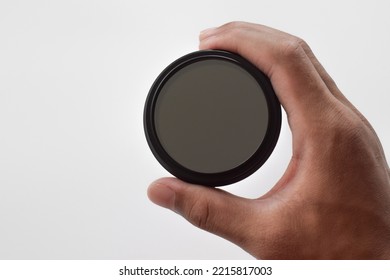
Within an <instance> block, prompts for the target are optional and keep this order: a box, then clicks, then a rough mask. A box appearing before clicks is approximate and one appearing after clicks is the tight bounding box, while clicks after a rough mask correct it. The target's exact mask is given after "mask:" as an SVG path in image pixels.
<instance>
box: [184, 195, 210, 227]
mask: <svg viewBox="0 0 390 280" xmlns="http://www.w3.org/2000/svg"><path fill="white" fill-rule="evenodd" d="M210 209H211V207H210V203H209V202H208V201H207V200H197V201H195V202H194V203H193V204H192V205H191V206H190V207H189V208H188V211H187V213H186V214H187V215H186V216H187V219H188V220H189V221H190V222H191V223H192V224H194V225H195V226H197V227H199V228H201V229H204V230H210V229H211V223H210Z"/></svg>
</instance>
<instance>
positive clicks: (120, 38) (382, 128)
mask: <svg viewBox="0 0 390 280" xmlns="http://www.w3.org/2000/svg"><path fill="white" fill-rule="evenodd" d="M388 3H389V2H388V1H329V0H328V1H321V2H320V1H309V0H307V1H288V0H286V1H271V0H267V1H260V0H256V1H242V0H241V1H226V0H224V1H222V0H220V1H204V0H202V1H169V0H164V1H134V0H133V1H130V0H127V1H125V0H121V1H118V0H111V1H108V0H107V1H102V0H95V1H92V0H91V1H85V0H67V1H49V0H48V1H42V0H39V1H38V0H36V1H28V0H25V1H16V0H0V258H1V259H31V258H32V259H171V258H174V259H248V258H249V259H250V258H251V256H249V255H248V254H246V253H245V252H243V251H242V250H241V249H239V248H238V247H236V246H234V245H233V244H231V243H229V242H227V241H225V240H223V239H221V238H219V237H216V236H213V235H211V234H208V233H206V232H203V231H201V230H199V229H196V228H195V227H193V226H192V225H190V224H188V223H187V222H186V221H185V220H184V219H183V218H181V217H179V216H177V215H175V214H174V213H171V212H169V211H168V210H165V209H162V208H159V207H157V206H155V205H153V204H152V203H151V202H149V201H148V199H147V197H146V188H147V186H148V184H149V183H150V182H151V181H153V180H154V179H156V178H158V177H161V176H167V175H169V174H168V173H167V172H166V171H165V170H164V169H163V168H162V167H161V166H160V165H159V164H158V162H157V161H156V160H155V159H154V157H153V155H152V154H151V152H150V150H149V148H148V146H147V143H146V140H145V137H144V133H143V125H142V114H143V106H144V101H145V98H146V95H147V92H148V90H149V87H150V86H151V84H152V82H153V81H154V79H155V78H156V76H157V75H158V74H159V72H160V71H161V70H162V69H163V68H164V67H165V66H166V65H167V64H169V63H170V62H172V61H173V60H174V59H176V58H178V57H180V56H182V55H184V54H186V53H188V52H192V51H195V50H197V47H198V34H199V31H201V30H202V29H205V28H208V27H213V26H218V25H221V24H223V23H226V22H228V21H232V20H244V21H251V22H258V23H262V24H265V25H269V26H272V27H275V28H278V29H282V30H284V31H287V32H289V33H292V34H295V35H298V36H300V37H302V38H304V39H305V40H306V41H307V42H308V43H309V44H310V45H311V47H312V49H313V51H314V53H315V54H316V55H317V57H318V58H319V60H320V61H321V62H322V63H323V65H324V66H325V68H326V69H327V70H328V71H329V73H330V74H331V75H332V77H333V78H334V79H335V81H336V82H337V83H338V85H339V87H340V88H341V89H342V90H343V92H344V93H345V95H346V96H347V97H348V98H349V99H350V100H351V101H352V102H353V103H354V104H355V105H356V106H357V107H358V108H359V109H360V110H361V111H362V113H363V114H364V115H365V116H366V117H367V118H368V119H369V120H370V122H371V123H372V125H373V126H374V128H375V129H376V131H377V133H378V135H379V137H380V138H381V140H382V143H383V145H384V148H385V151H386V154H387V157H390V132H389V130H388V127H389V124H388V122H389V119H390V110H389V104H390V103H389V101H390V98H389V94H390V83H389V81H390V54H389V53H390V52H389V50H390V35H389V34H390V31H389V30H390V17H389V15H388V11H389V8H390V7H389V4H388ZM290 145H291V135H290V132H289V130H288V125H287V122H286V120H285V119H284V124H283V128H282V133H281V136H280V140H279V143H278V145H277V147H276V150H275V152H274V153H273V154H272V156H271V158H270V159H269V160H268V162H267V163H266V164H265V165H264V166H263V167H262V168H261V170H259V171H258V172H256V173H255V174H254V175H252V176H251V177H249V178H248V179H246V180H244V181H242V182H239V183H237V184H235V185H232V186H229V187H226V188H225V189H226V190H229V191H231V192H233V193H235V194H238V195H242V196H245V197H257V196H259V195H261V194H263V193H264V192H266V191H267V190H268V189H270V188H271V187H272V185H273V184H274V183H275V182H276V181H277V180H278V179H279V177H280V176H281V175H282V173H283V171H284V169H285V167H286V165H287V163H288V160H289V157H290V156H291V147H290Z"/></svg>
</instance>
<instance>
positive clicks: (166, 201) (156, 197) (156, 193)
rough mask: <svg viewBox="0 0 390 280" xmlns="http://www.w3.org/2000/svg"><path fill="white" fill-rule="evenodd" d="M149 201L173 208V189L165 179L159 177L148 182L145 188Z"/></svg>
mask: <svg viewBox="0 0 390 280" xmlns="http://www.w3.org/2000/svg"><path fill="white" fill-rule="evenodd" d="M147 195H148V198H149V199H150V201H152V202H153V203H154V204H157V205H159V206H161V207H164V208H168V209H173V207H174V201H175V191H174V189H172V187H171V186H170V184H169V182H168V184H167V180H164V179H159V180H157V181H155V182H153V183H151V184H150V186H149V187H148V190H147Z"/></svg>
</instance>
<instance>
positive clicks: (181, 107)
mask: <svg viewBox="0 0 390 280" xmlns="http://www.w3.org/2000/svg"><path fill="white" fill-rule="evenodd" d="M280 127H281V109H280V103H279V101H278V99H277V97H276V95H275V92H274V90H273V88H272V85H271V82H270V81H269V79H268V77H267V76H266V75H265V74H264V73H262V72H261V71H260V70H259V69H258V68H256V67H255V66H254V65H252V64H251V63H250V62H249V61H247V60H246V59H244V58H243V57H241V56H239V55H238V54H235V53H231V52H227V51H221V50H207V51H197V52H193V53H190V54H188V55H185V56H183V57H181V58H179V59H177V60H176V61H174V62H173V63H172V64H170V65H169V66H168V67H167V68H166V69H164V70H163V71H162V73H161V74H160V75H159V76H158V77H157V79H156V80H155V82H154V83H153V85H152V87H151V89H150V91H149V94H148V96H147V99H146V103H145V109H144V129H145V135H146V139H147V142H148V144H149V147H150V149H151V150H152V152H153V154H154V156H155V157H156V159H157V160H158V161H159V162H160V164H161V165H162V166H163V167H164V168H165V169H166V170H168V171H169V172H170V173H171V174H172V175H174V176H176V177H178V178H180V179H182V180H184V181H187V182H190V183H194V184H201V185H206V186H212V187H214V186H222V185H228V184H232V183H235V182H237V181H239V180H242V179H244V178H246V177H247V176H249V175H251V174H252V173H253V172H255V171H256V170H257V169H259V168H260V167H261V166H262V165H263V164H264V162H265V161H266V160H267V159H268V157H269V156H270V154H271V153H272V151H273V149H274V147H275V145H276V142H277V140H278V137H279V132H280Z"/></svg>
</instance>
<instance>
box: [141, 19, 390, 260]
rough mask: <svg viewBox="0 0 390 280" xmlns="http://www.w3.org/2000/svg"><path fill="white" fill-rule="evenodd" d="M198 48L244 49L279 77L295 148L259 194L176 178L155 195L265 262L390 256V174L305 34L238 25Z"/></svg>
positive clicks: (158, 185) (367, 128) (163, 182)
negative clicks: (243, 193)
mask: <svg viewBox="0 0 390 280" xmlns="http://www.w3.org/2000/svg"><path fill="white" fill-rule="evenodd" d="M200 49H223V50H228V51H232V52H236V53H238V54H240V55H241V56H243V57H245V58H246V59H248V60H249V61H251V62H252V63H253V64H254V65H256V66H257V67H258V68H259V69H260V70H262V71H263V72H264V73H265V74H266V75H267V76H268V77H269V78H270V80H271V82H272V85H273V87H274V89H275V92H276V94H277V96H278V98H279V100H280V102H281V104H282V106H283V107H284V109H285V111H286V113H287V117H288V122H289V125H290V128H291V131H292V137H293V139H292V145H293V154H292V158H291V161H290V164H289V166H288V168H287V170H286V171H285V173H284V175H283V176H282V178H281V179H280V180H279V181H278V183H277V184H276V185H275V186H274V187H273V188H272V189H271V190H270V191H269V192H268V193H266V194H265V195H264V196H262V197H260V198H258V199H246V198H241V197H237V196H234V195H232V194H230V193H228V192H225V191H223V190H221V189H214V188H207V187H202V186H197V185H191V184H188V183H185V182H182V181H180V180H178V179H175V178H163V179H160V180H157V181H156V182H154V183H152V184H151V186H150V187H149V189H148V196H149V198H150V199H151V200H152V201H153V202H154V203H156V204H158V205H160V206H163V207H166V208H169V209H171V210H173V211H175V212H176V213H178V214H180V215H182V216H183V217H185V218H186V219H187V220H189V221H190V222H191V223H193V224H194V225H196V226H198V227H200V228H202V229H204V230H207V231H209V232H212V233H214V234H217V235H219V236H222V237H224V238H226V239H228V240H230V241H232V242H233V243H235V244H237V245H238V246H240V247H241V248H243V249H244V250H246V251H247V252H249V253H250V254H252V255H253V256H255V257H256V258H262V259H291V258H294V259H318V258H320V259H370V258H374V259H379V258H390V170H389V167H388V165H387V163H386V159H385V155H384V152H383V149H382V146H381V143H380V141H379V139H378V137H377V136H376V134H375V132H374V130H373V128H372V127H371V125H370V124H369V123H368V121H367V120H366V119H365V118H364V117H363V116H362V115H361V114H360V113H359V112H358V111H357V109H356V108H355V107H354V106H353V105H352V104H351V103H350V102H349V101H348V100H347V99H346V98H345V97H344V96H343V94H342V93H341V92H340V90H339V89H338V88H337V86H336V84H335V83H334V82H333V80H332V79H331V78H330V76H329V75H328V74H327V73H326V71H325V70H324V68H323V67H322V66H321V65H320V63H319V62H318V61H317V59H316V58H315V56H314V55H313V53H312V51H311V50H310V48H309V47H308V45H307V44H306V43H305V42H304V41H302V40H301V39H299V38H296V37H294V36H291V35H289V34H286V33H283V32H281V31H278V30H274V29H271V28H268V27H265V26H262V25H255V24H249V23H242V22H234V23H229V24H226V25H223V26H221V27H219V28H214V29H208V30H206V31H204V32H202V33H201V35H200Z"/></svg>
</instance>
